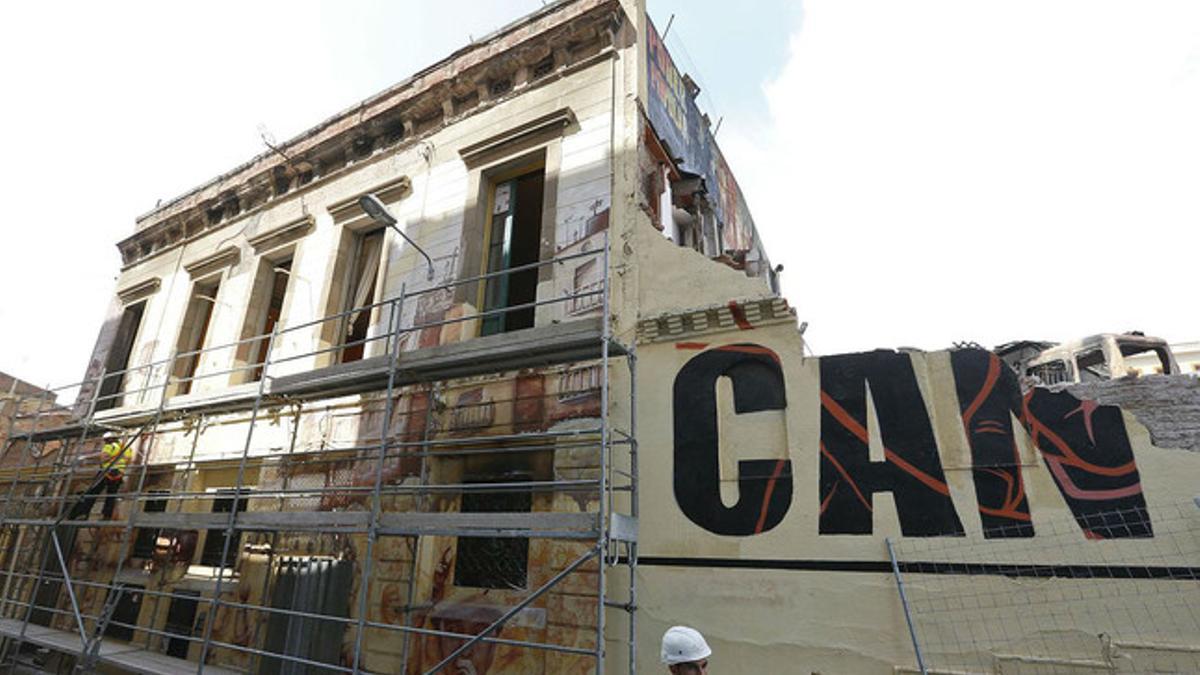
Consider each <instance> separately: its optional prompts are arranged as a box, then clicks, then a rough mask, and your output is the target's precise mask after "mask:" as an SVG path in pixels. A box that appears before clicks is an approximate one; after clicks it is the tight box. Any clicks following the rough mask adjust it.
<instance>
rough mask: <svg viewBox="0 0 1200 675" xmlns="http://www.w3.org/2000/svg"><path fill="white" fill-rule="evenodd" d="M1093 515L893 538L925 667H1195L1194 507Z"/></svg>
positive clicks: (1199, 542) (1197, 546)
mask: <svg viewBox="0 0 1200 675" xmlns="http://www.w3.org/2000/svg"><path fill="white" fill-rule="evenodd" d="M1092 519H1093V520H1095V523H1091V522H1082V523H1081V522H1079V521H1077V519H1076V518H1073V517H1071V516H1070V515H1069V514H1061V515H1058V516H1052V517H1049V518H1043V517H1039V516H1037V515H1035V518H1034V521H1035V523H1034V524H1035V533H1036V534H1035V536H1032V537H1019V538H1011V537H1006V536H1004V535H1005V534H1006V533H999V532H993V533H988V534H990V535H991V536H983V535H979V534H972V535H968V536H966V537H962V538H953V539H950V538H930V539H915V538H907V539H903V540H901V541H898V542H896V543H895V544H894V550H895V555H896V559H897V565H896V566H897V568H898V571H899V573H900V577H901V578H902V579H903V584H904V590H905V604H906V610H907V611H908V612H909V614H910V615H911V619H912V625H913V632H914V641H915V642H916V644H917V645H918V646H919V649H920V651H921V654H922V656H923V659H924V665H925V667H926V669H927V670H928V672H931V673H933V672H942V673H946V672H954V673H1005V674H1008V673H1064V672H1069V673H1087V672H1112V673H1195V672H1200V508H1198V507H1197V506H1196V505H1195V504H1192V503H1187V504H1176V505H1158V506H1152V507H1151V508H1149V509H1148V510H1146V509H1136V510H1129V511H1114V512H1110V513H1104V514H1100V515H1097V516H1094V517H1092ZM1093 525H1096V527H1093ZM1101 525H1102V526H1103V528H1104V531H1105V532H1106V533H1107V535H1108V536H1107V537H1106V538H1103V539H1101V538H1098V535H1096V534H1095V531H1097V530H1098V529H1100V526H1101ZM1085 531H1087V532H1091V533H1092V534H1091V535H1090V536H1085V534H1084V533H1085Z"/></svg>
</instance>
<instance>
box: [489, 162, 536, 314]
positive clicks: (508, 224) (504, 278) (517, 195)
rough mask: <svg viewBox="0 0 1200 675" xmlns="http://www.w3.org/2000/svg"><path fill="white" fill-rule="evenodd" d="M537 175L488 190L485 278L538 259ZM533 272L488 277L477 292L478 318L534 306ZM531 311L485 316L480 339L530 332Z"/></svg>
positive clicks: (527, 175) (521, 310)
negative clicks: (478, 295)
mask: <svg viewBox="0 0 1200 675" xmlns="http://www.w3.org/2000/svg"><path fill="white" fill-rule="evenodd" d="M544 179H545V172H544V170H542V169H538V170H536V171H533V172H530V173H526V174H523V175H520V176H517V177H516V178H513V179H511V180H504V181H498V182H496V183H495V184H494V185H493V186H492V191H491V193H492V194H491V198H490V205H491V207H490V208H489V209H488V214H489V215H488V224H487V227H486V228H485V230H484V270H485V272H486V273H488V274H493V273H497V272H503V271H505V270H509V269H513V268H516V267H522V266H525V265H531V264H533V263H536V262H537V261H538V259H539V258H540V252H541V233H542V197H543V191H544ZM537 281H538V269H537V268H536V267H531V268H529V269H526V270H521V271H519V272H513V273H510V274H499V275H497V276H495V277H491V278H489V279H488V280H487V282H486V283H485V284H484V287H483V289H482V290H481V292H482V295H483V297H482V298H481V302H480V307H482V308H483V311H484V312H493V311H497V310H504V309H505V308H509V307H520V306H522V305H529V304H532V303H533V302H534V301H536V300H537ZM533 317H534V308H533V307H522V308H521V309H515V310H512V311H500V312H497V313H496V314H492V315H489V316H485V317H484V319H483V321H482V322H481V324H480V335H492V334H495V333H504V332H508V331H514V330H520V329H522V328H531V327H532V326H533Z"/></svg>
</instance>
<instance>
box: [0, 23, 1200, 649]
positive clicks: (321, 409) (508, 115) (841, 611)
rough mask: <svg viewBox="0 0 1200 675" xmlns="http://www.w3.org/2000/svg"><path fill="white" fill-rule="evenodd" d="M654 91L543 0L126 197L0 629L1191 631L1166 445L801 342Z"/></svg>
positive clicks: (716, 637)
mask: <svg viewBox="0 0 1200 675" xmlns="http://www.w3.org/2000/svg"><path fill="white" fill-rule="evenodd" d="M695 94H696V91H695V88H694V85H693V84H692V83H691V81H690V79H688V78H685V77H683V76H682V74H681V73H680V72H679V71H678V70H677V69H676V68H675V66H674V65H673V62H672V61H671V58H670V55H669V53H668V52H667V50H666V49H665V48H664V47H663V45H662V43H661V40H659V39H658V35H657V33H656V32H655V30H654V28H653V26H651V25H650V24H649V22H648V20H647V19H646V16H645V8H644V6H643V5H642V3H640V2H611V1H610V2H606V1H603V0H565V1H563V2H557V3H553V4H551V5H549V6H547V7H545V8H543V9H542V10H539V11H538V12H536V13H534V14H532V15H530V16H528V17H526V18H524V19H522V20H520V21H517V22H515V23H513V24H511V25H509V26H506V27H504V28H502V29H500V30H499V31H497V32H496V33H494V34H492V35H490V36H487V37H485V38H482V39H480V40H478V41H476V42H474V43H472V44H471V45H468V46H466V47H464V48H463V49H461V50H459V51H458V52H456V53H455V54H454V55H452V56H450V57H449V58H447V59H446V60H444V61H442V62H439V63H438V64H435V65H433V66H431V67H430V68H428V69H426V70H423V71H421V72H420V73H417V74H416V75H414V76H413V77H411V78H410V79H408V80H405V81H404V82H402V83H400V84H398V85H396V86H394V87H392V88H390V89H388V90H386V91H384V92H381V93H380V94H378V95H376V96H374V97H372V98H370V99H368V100H366V101H364V102H362V103H361V104H359V105H356V106H354V107H352V108H350V109H348V110H347V111H346V112H344V113H342V114H339V115H337V116H335V117H333V118H331V119H329V120H327V121H325V122H324V123H322V124H321V125H319V126H317V127H314V128H313V129H311V130H309V131H308V132H305V133H304V134H302V135H301V136H299V137H297V138H295V139H292V140H290V141H288V142H286V143H283V144H281V145H280V146H279V147H278V148H277V149H273V150H272V151H269V152H266V153H264V154H263V155H260V156H259V157H256V158H254V159H252V160H250V161H249V162H247V163H246V164H244V165H242V166H239V167H235V168H233V169H231V170H230V171H229V172H227V173H225V174H222V175H221V176H219V177H217V178H214V179H213V180H212V181H210V182H209V183H206V184H205V185H202V186H200V187H198V188H196V189H195V190H193V191H190V192H188V193H187V194H185V195H182V196H180V197H178V198H176V199H175V200H172V201H170V202H168V203H165V204H163V205H162V206H160V207H159V208H157V209H156V210H155V211H153V212H151V213H149V214H145V215H144V216H142V217H140V218H139V219H138V221H137V226H136V230H135V232H134V233H133V234H132V235H131V236H130V237H129V238H127V239H125V240H124V241H122V242H120V243H119V244H118V246H119V248H120V250H121V253H122V256H123V260H124V267H123V268H122V270H121V274H120V278H119V280H118V284H117V288H116V292H115V294H114V299H113V303H112V306H111V311H110V312H109V315H108V319H107V321H106V323H105V325H104V327H103V328H102V330H101V333H100V337H99V339H98V342H97V347H96V351H95V354H94V357H93V359H92V362H91V364H90V367H89V370H88V374H87V378H86V379H85V381H84V383H83V385H82V386H81V387H79V391H78V395H77V396H76V397H75V399H76V407H75V410H76V419H75V420H73V421H71V422H70V423H67V424H62V423H58V424H55V425H52V426H32V427H22V428H20V429H17V430H16V432H14V435H13V438H12V439H11V440H16V441H20V442H22V443H25V444H27V445H29V446H30V447H36V448H43V449H44V451H40V452H31V453H30V456H29V461H28V462H27V463H26V464H25V465H23V466H19V467H14V468H8V467H5V468H4V470H3V471H2V472H0V480H2V481H3V482H2V483H0V484H2V485H4V486H6V493H5V497H4V502H3V504H4V507H3V512H2V513H0V518H2V519H3V520H2V525H3V529H0V545H2V550H3V551H5V553H4V555H3V557H2V558H0V563H2V564H3V575H4V582H3V583H4V592H3V601H2V604H0V636H2V637H3V638H4V644H3V658H4V659H5V661H4V664H5V666H6V667H10V668H13V669H18V668H25V669H37V668H41V669H45V670H47V671H54V670H56V669H60V670H67V669H70V668H82V669H83V670H85V671H86V670H88V669H101V670H103V671H104V672H152V673H157V672H163V673H167V672H184V671H187V670H193V669H194V670H197V671H202V672H208V673H228V672H263V673H275V672H297V671H299V670H304V671H305V672H350V673H354V672H372V673H399V672H403V673H424V672H436V671H442V672H462V673H468V672H474V673H484V672H491V673H508V672H519V673H571V672H597V671H600V670H602V671H604V672H611V673H619V672H632V671H635V670H640V671H643V672H660V671H661V670H662V666H661V665H660V664H659V663H658V640H659V638H660V636H661V635H662V633H663V631H664V630H665V629H666V628H667V627H669V626H671V625H674V624H680V623H684V624H689V625H693V626H695V627H696V628H698V629H700V630H701V631H702V632H703V633H704V634H705V635H706V637H707V638H708V639H709V641H710V643H711V644H712V645H713V648H714V650H715V651H714V655H713V658H712V664H713V672H754V673H768V672H771V673H773V672H801V673H809V672H821V673H838V672H845V673H861V672H879V673H884V672H895V671H896V669H900V670H904V669H908V670H912V669H914V668H915V667H916V666H917V660H916V652H915V651H914V647H913V643H914V638H913V634H912V633H910V631H909V628H908V626H909V624H908V622H907V621H906V609H907V611H908V615H909V616H910V617H911V618H912V620H913V624H912V625H913V627H914V632H915V635H916V638H915V642H916V644H918V645H923V647H924V648H923V650H922V656H923V658H926V659H927V660H928V662H929V664H932V665H933V666H935V667H936V668H938V669H941V672H1001V671H1003V672H1006V673H1007V672H1024V671H1022V670H1021V669H1022V668H1026V667H1028V668H1029V669H1032V670H1036V669H1038V668H1042V669H1043V671H1042V672H1045V670H1047V669H1048V670H1054V669H1055V668H1060V667H1062V668H1084V667H1087V668H1092V667H1094V668H1099V669H1102V670H1103V669H1106V670H1107V671H1112V670H1114V669H1115V670H1120V669H1126V670H1129V669H1134V670H1136V669H1142V668H1145V667H1146V664H1152V665H1154V666H1155V667H1159V668H1166V669H1170V668H1176V669H1180V670H1188V669H1189V664H1191V665H1195V664H1194V659H1193V657H1194V654H1195V653H1196V642H1195V636H1196V635H1197V631H1200V626H1197V625H1196V617H1195V614H1194V612H1192V610H1191V609H1190V607H1192V606H1197V605H1196V603H1194V602H1192V601H1193V599H1194V596H1195V594H1196V588H1195V578H1194V576H1192V575H1193V574H1194V570H1196V569H1197V567H1198V563H1200V560H1198V559H1197V554H1196V548H1195V547H1194V546H1191V545H1190V543H1191V542H1194V537H1195V534H1196V529H1195V523H1196V522H1197V520H1196V518H1195V516H1197V515H1200V514H1197V513H1194V512H1193V511H1188V510H1187V509H1194V508H1195V507H1193V506H1191V503H1190V499H1191V496H1192V495H1193V494H1194V492H1195V490H1194V487H1193V485H1192V479H1191V477H1192V476H1195V475H1196V468H1197V467H1196V462H1197V457H1196V456H1195V455H1194V454H1193V453H1190V452H1186V451H1182V450H1178V449H1173V448H1169V447H1156V446H1155V445H1153V443H1152V442H1151V440H1150V434H1149V433H1148V431H1147V429H1146V428H1145V427H1144V426H1142V424H1141V422H1139V420H1138V419H1137V418H1136V417H1135V416H1133V415H1132V414H1129V413H1125V412H1122V411H1121V410H1120V409H1117V408H1114V407H1111V406H1096V405H1091V404H1090V403H1085V402H1082V401H1080V400H1078V399H1076V398H1074V397H1073V396H1072V395H1071V394H1070V393H1056V392H1050V391H1047V390H1035V391H1031V392H1021V391H1020V390H1019V388H1018V386H1017V384H1016V380H1015V379H1014V378H1013V377H1012V375H1011V373H1009V371H1008V370H1007V369H1006V368H1004V367H1003V365H1002V364H1000V362H999V360H998V359H996V357H994V356H993V355H991V354H989V353H988V352H983V351H980V350H958V351H954V352H938V353H930V354H923V353H897V352H891V351H878V352H870V353H865V354H849V355H838V356H831V357H823V358H820V359H817V358H811V357H808V358H806V357H805V356H804V350H803V343H802V338H801V335H800V333H799V332H798V331H797V329H796V317H795V314H794V312H793V310H792V309H791V308H790V307H789V306H788V304H787V302H786V301H785V300H784V299H782V298H780V297H778V295H777V294H776V288H775V279H774V270H773V269H772V268H771V265H770V263H769V260H768V258H767V255H766V253H765V252H764V251H763V250H762V246H761V242H760V241H759V238H758V236H757V233H756V231H755V228H754V224H753V221H752V219H751V218H750V216H749V211H748V209H747V207H746V204H745V201H744V199H743V198H742V195H741V193H740V190H739V189H738V186H737V183H736V181H735V180H733V178H732V174H731V172H730V170H729V167H728V165H727V164H726V162H725V160H724V159H723V158H722V156H721V155H720V151H719V148H717V147H716V145H715V143H714V142H713V141H712V137H711V132H710V130H708V128H707V125H706V122H705V120H704V119H703V117H702V115H700V114H699V111H698V109H696V107H695V103H694V97H695ZM364 199H365V200H366V201H364ZM372 199H374V200H377V202H375V201H372ZM375 204H379V205H382V208H383V209H384V210H385V211H386V213H387V214H390V216H391V218H392V219H393V220H394V223H390V224H389V222H388V216H387V215H383V214H381V213H375V214H374V215H372V214H371V212H370V210H369V209H374V208H375V206H373V205H375ZM813 292H821V291H820V290H819V289H814V291H813ZM64 391H65V392H69V393H70V394H74V393H75V390H73V389H68V390H64ZM66 395H67V394H64V396H66ZM105 429H116V430H119V431H120V433H121V435H122V438H123V439H124V441H125V442H126V443H127V444H128V445H129V446H130V447H131V448H132V450H133V457H132V458H131V459H130V461H129V463H128V465H127V466H126V467H125V469H124V471H123V472H122V474H121V475H120V476H119V477H118V479H119V482H120V488H119V495H118V497H119V500H118V503H117V507H116V512H115V516H114V518H113V519H111V520H102V519H101V516H100V513H99V511H100V509H98V508H93V509H90V510H89V509H86V508H84V509H82V512H78V511H77V512H76V513H74V514H72V511H73V510H77V507H79V506H80V504H83V505H85V506H86V502H83V501H81V499H80V498H79V497H78V493H80V492H82V491H84V490H87V489H88V488H89V487H94V486H96V485H98V483H97V482H96V481H97V479H99V478H102V477H103V469H104V468H105V467H101V466H98V464H97V460H95V459H88V458H87V456H88V452H90V451H91V450H94V449H95V448H96V446H97V445H98V444H99V441H98V436H99V434H100V432H101V431H103V430H105ZM106 495H107V493H105V494H104V495H99V496H98V500H99V499H103V498H104V497H105V496H106ZM59 552H61V553H62V555H61V557H60V556H59ZM893 556H894V557H893ZM893 560H894V561H895V562H894V563H893ZM898 573H899V574H898ZM1122 575H1124V576H1122ZM898 579H903V580H904V581H905V583H906V593H907V594H906V595H905V598H904V600H902V599H901V596H900V594H899V592H898V590H899V587H898V583H897V582H898ZM1131 598H1137V599H1138V600H1137V601H1136V602H1134V601H1133V600H1131ZM1181 602H1182V603H1183V604H1182V608H1181V605H1180V603H1181ZM1029 608H1032V611H1024V610H1026V609H1029ZM1164 608H1165V609H1164ZM1013 614H1016V616H1012V615H1013ZM1097 635H1102V636H1106V637H1104V638H1098V637H1096V636H1097ZM1131 654H1132V656H1131ZM1147 659H1149V660H1147ZM1189 659H1193V660H1192V661H1189ZM1097 664H1099V665H1097ZM1164 664H1165V665H1164ZM1172 664H1173V665H1172ZM443 669H444V670H443ZM1073 672H1074V671H1073Z"/></svg>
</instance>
